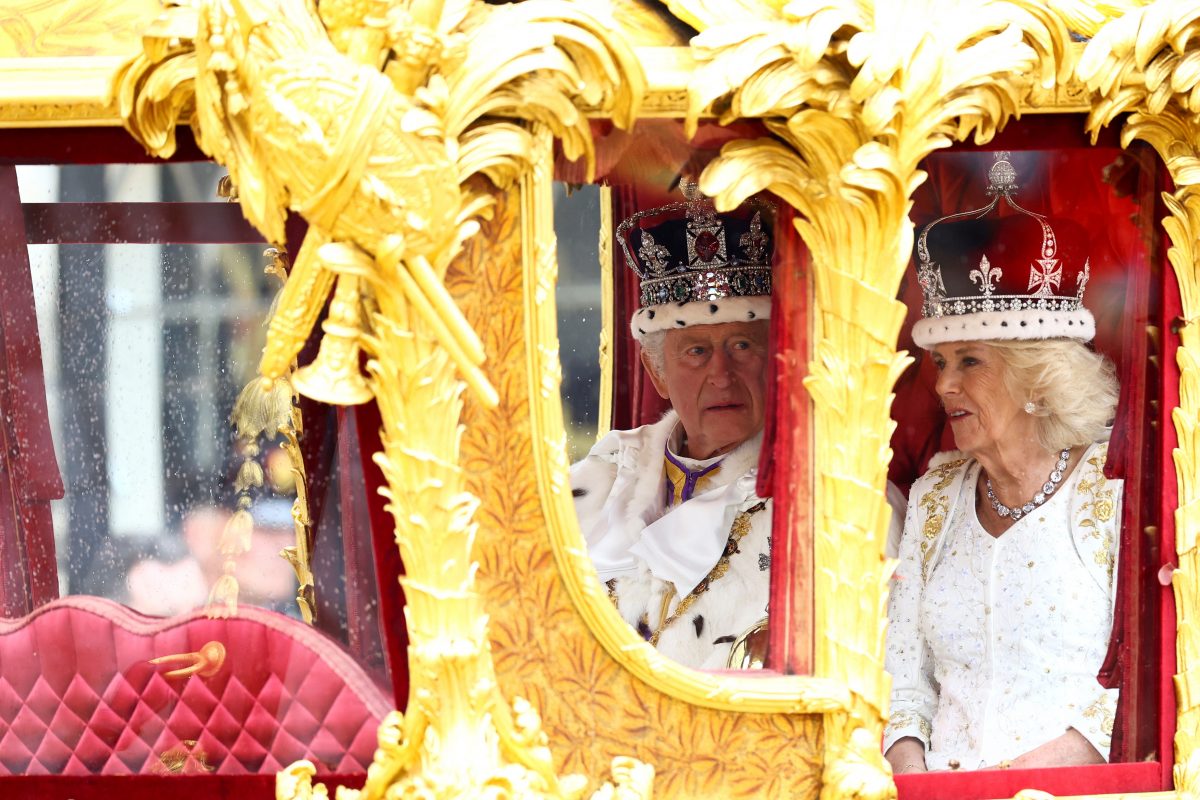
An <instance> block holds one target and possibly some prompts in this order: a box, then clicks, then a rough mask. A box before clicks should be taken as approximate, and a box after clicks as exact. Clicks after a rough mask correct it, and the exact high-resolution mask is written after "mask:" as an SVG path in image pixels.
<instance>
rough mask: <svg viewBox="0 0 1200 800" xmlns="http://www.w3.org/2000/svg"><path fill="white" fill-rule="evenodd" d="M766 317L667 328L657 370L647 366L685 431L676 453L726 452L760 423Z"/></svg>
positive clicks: (759, 427) (709, 454)
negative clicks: (660, 367) (660, 371)
mask: <svg viewBox="0 0 1200 800" xmlns="http://www.w3.org/2000/svg"><path fill="white" fill-rule="evenodd" d="M768 333H769V325H768V323H767V321H766V320H756V321H754V322H725V323H721V324H718V325H693V326H691V327H687V328H681V329H679V330H672V331H668V332H667V335H666V338H665V341H664V343H663V355H664V362H663V374H662V375H657V374H655V373H654V371H653V370H652V371H651V380H652V381H653V382H654V385H655V388H657V389H658V392H659V394H661V395H662V396H663V397H665V398H667V399H668V400H670V401H671V407H672V408H674V409H675V411H676V413H678V414H679V420H680V422H681V423H682V424H683V429H684V432H685V433H686V434H687V446H686V448H685V450H686V452H684V453H682V454H681V455H685V456H688V457H690V458H697V459H705V458H711V457H712V456H715V455H719V454H721V453H727V452H729V451H730V450H732V449H734V448H735V447H737V446H738V445H740V444H741V443H742V442H744V441H746V440H747V439H749V438H751V437H752V436H754V435H755V434H757V433H758V432H759V431H760V430H762V427H763V419H764V413H765V411H764V410H765V396H766V386H767V338H768Z"/></svg>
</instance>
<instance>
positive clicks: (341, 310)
mask: <svg viewBox="0 0 1200 800" xmlns="http://www.w3.org/2000/svg"><path fill="white" fill-rule="evenodd" d="M358 280H359V279H358V276H356V275H345V274H343V275H341V276H340V277H339V278H338V282H337V289H336V290H335V291H334V294H333V300H332V301H331V302H330V304H329V316H328V317H327V318H326V319H325V321H324V322H323V323H322V324H321V330H323V331H324V332H325V336H324V337H322V339H321V348H320V350H318V351H317V357H316V359H314V360H313V362H312V363H311V364H309V365H308V366H305V367H301V368H300V369H298V370H296V374H295V375H294V376H293V378H292V385H293V386H295V387H296V391H298V392H299V393H300V394H302V395H304V396H305V397H311V398H312V399H314V400H317V401H319V402H322V403H328V404H330V405H337V406H353V405H358V404H359V403H365V402H367V401H368V400H370V399H371V398H372V397H373V395H372V393H371V389H370V387H368V386H367V381H366V379H365V378H363V376H362V371H361V370H360V369H359V367H358V357H359V352H360V347H359V336H361V335H362V328H361V325H360V322H361V317H360V314H359V309H360V308H361V303H360V297H359V291H358Z"/></svg>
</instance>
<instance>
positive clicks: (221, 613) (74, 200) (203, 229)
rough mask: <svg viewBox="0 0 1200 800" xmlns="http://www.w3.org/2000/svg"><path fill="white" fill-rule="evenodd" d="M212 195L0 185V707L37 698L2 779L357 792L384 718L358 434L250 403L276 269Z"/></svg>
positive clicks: (8, 173) (150, 181) (172, 177)
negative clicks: (102, 778)
mask: <svg viewBox="0 0 1200 800" xmlns="http://www.w3.org/2000/svg"><path fill="white" fill-rule="evenodd" d="M223 174H224V170H222V169H220V168H219V167H217V166H216V165H213V164H206V163H200V164H171V165H105V166H94V167H92V166H89V167H59V166H39V167H22V168H20V169H19V170H14V169H13V168H12V167H4V166H0V178H2V179H4V182H3V186H2V188H3V191H4V196H3V197H2V198H0V212H2V213H0V250H2V251H3V252H2V253H0V256H2V257H0V272H2V274H0V280H2V281H3V291H4V295H3V300H4V302H3V314H2V318H0V340H2V341H3V344H4V349H3V351H0V352H2V353H3V357H2V358H0V367H2V368H3V382H2V384H0V388H2V391H0V410H2V411H3V412H4V413H3V415H2V417H3V424H0V431H2V433H3V436H4V440H5V444H6V445H7V447H6V448H5V450H4V453H3V457H4V463H3V467H4V470H3V472H4V482H3V485H2V488H0V506H2V507H3V509H4V515H3V519H5V520H8V522H0V572H2V573H3V575H2V577H3V582H2V583H0V600H3V611H4V613H3V617H5V618H7V619H0V683H2V684H3V685H4V686H6V687H8V686H14V687H17V686H25V689H18V690H17V693H18V695H21V694H22V692H23V691H26V690H28V688H29V687H30V686H32V685H33V684H32V683H30V684H28V686H26V683H27V682H29V681H34V682H40V683H38V685H44V686H45V687H46V689H47V691H37V692H31V693H29V694H28V695H27V696H26V699H25V700H23V701H21V702H16V701H13V697H8V699H6V700H5V701H4V702H3V703H0V729H5V728H6V725H5V724H4V723H11V722H12V721H13V719H14V718H15V717H14V716H13V715H21V718H22V719H25V718H29V719H33V718H35V717H36V718H37V719H40V720H42V723H39V724H40V725H43V726H44V728H45V729H44V730H43V731H42V733H41V734H38V736H40V737H42V738H41V739H40V741H41V742H42V743H41V744H37V743H36V742H35V738H37V737H34V738H30V737H32V736H33V734H29V735H26V738H25V742H26V745H25V746H22V747H18V746H14V745H12V744H11V741H10V739H6V740H5V745H4V746H3V747H0V752H3V754H4V755H3V756H2V757H0V775H3V774H31V773H50V774H59V773H62V774H77V775H81V774H82V775H86V774H129V773H135V774H136V773H143V774H144V773H184V774H187V773H204V772H213V773H217V774H246V773H256V772H275V771H276V770H278V769H281V768H282V767H283V766H285V765H286V764H288V763H290V762H291V761H293V760H296V759H298V758H311V759H314V763H316V764H317V768H318V770H319V771H321V772H324V773H330V772H339V773H360V772H365V769H366V766H367V764H369V763H370V760H371V757H372V753H373V750H374V738H375V731H376V729H377V728H378V725H379V722H380V720H381V719H382V717H383V715H384V714H385V713H386V712H387V710H388V709H390V708H392V707H393V704H394V701H393V700H392V699H391V698H390V696H389V695H390V689H391V687H390V686H389V677H390V676H389V673H388V663H387V659H386V658H385V654H384V650H385V648H386V647H387V642H386V637H385V636H384V634H383V626H382V622H381V618H380V612H379V599H378V593H377V591H376V589H375V587H376V576H375V564H374V561H373V556H372V553H373V549H372V546H371V542H372V537H371V535H370V528H369V522H366V521H364V519H363V518H364V516H365V515H366V513H367V512H366V510H365V509H366V507H367V498H366V492H367V490H366V488H365V486H364V483H363V476H362V469H361V464H360V455H361V453H360V450H361V448H360V447H359V444H358V441H357V435H356V434H354V433H353V425H347V420H346V415H344V414H339V413H338V412H337V411H336V410H335V409H332V408H329V407H325V406H321V405H320V404H317V403H311V402H308V401H300V400H299V399H298V398H295V397H294V396H293V394H292V392H291V390H290V388H289V387H288V386H287V384H286V383H281V384H278V385H277V386H276V387H274V391H266V390H265V388H264V387H263V386H262V384H261V382H260V381H259V380H258V379H257V377H256V369H257V363H258V359H259V355H260V353H261V350H262V346H263V342H264V339H265V333H266V328H265V322H266V320H267V318H268V314H269V312H270V308H271V303H272V299H273V297H274V296H275V293H276V292H277V291H278V289H279V287H280V286H281V285H282V279H283V277H284V276H285V274H286V273H285V270H286V268H287V266H288V262H287V254H286V253H268V252H265V250H266V245H265V244H264V243H262V242H261V239H260V238H259V237H258V235H257V234H256V233H255V232H254V230H253V229H252V228H250V227H249V226H248V224H247V223H246V222H245V221H244V219H242V216H241V212H240V209H239V208H238V207H237V206H236V205H231V204H230V203H228V202H227V201H226V200H224V199H222V198H220V197H218V184H219V182H220V179H221V177H222V175H223ZM18 190H19V200H18ZM289 234H290V235H291V234H295V235H296V237H297V239H296V242H294V243H293V244H298V242H299V237H300V236H301V235H302V234H303V230H298V231H291V230H290V231H289ZM348 430H349V435H347V432H348ZM298 501H299V502H298ZM71 631H74V633H73V634H72V633H70V632H71ZM73 648H74V649H81V648H82V650H81V652H82V651H83V650H86V651H87V652H88V653H93V652H104V653H105V654H106V656H109V657H107V658H106V659H104V660H103V662H104V663H103V664H97V665H96V669H95V670H92V671H90V672H89V671H86V670H85V671H81V672H79V674H77V675H74V676H72V673H71V672H70V670H64V669H61V668H58V667H61V666H62V665H63V664H76V663H90V662H91V661H93V660H94V659H92V657H91V656H90V655H89V656H84V655H79V657H78V658H76V657H72V656H70V655H69V654H70V652H71V650H72V649H73ZM97 648H98V649H97ZM16 652H21V653H22V656H23V657H22V658H12V657H9V655H8V654H10V653H16ZM64 654H66V655H64ZM18 665H20V668H19V669H18ZM54 665H58V666H57V667H56V666H54ZM51 667H54V668H51ZM400 669H401V670H402V669H403V666H402V664H401V666H400ZM85 672H86V674H84V673H85ZM60 684H61V685H60ZM68 685H69V686H70V687H71V691H70V692H68V691H67V689H68ZM84 685H86V688H85V689H80V688H79V687H81V686H84ZM122 687H132V691H129V690H128V689H123V688H122ZM81 692H82V694H81ZM89 692H90V693H91V694H89ZM87 697H92V698H93V700H92V701H88V700H87ZM95 697H99V698H100V700H101V701H102V702H100V705H99V707H100V708H112V709H113V711H115V712H116V714H117V717H116V718H117V719H127V720H129V719H134V718H135V717H136V719H138V720H140V721H139V722H137V724H136V725H135V726H133V727H130V728H128V729H122V728H121V727H120V726H116V727H113V726H112V725H110V724H108V722H105V721H104V720H100V719H98V718H95V717H94V716H92V711H91V710H90V709H93V708H95V707H96V704H95V702H94V698H95ZM199 697H205V698H216V700H214V701H213V702H208V701H204V702H198V701H197V698H199ZM333 697H337V698H338V703H337V708H336V713H335V712H334V708H333V706H331V705H330V703H331V698H333ZM60 698H61V699H60ZM81 698H82V699H81ZM76 700H78V701H79V703H76ZM10 701H12V702H10ZM127 701H128V702H127ZM89 702H90V703H91V705H88V703H89ZM136 702H143V703H146V704H147V705H146V707H147V708H152V709H153V712H152V714H151V717H152V719H142V718H141V717H139V716H136V715H134V716H130V715H132V714H133V709H132V707H129V708H126V706H127V705H128V703H136ZM60 703H61V704H66V705H67V706H68V707H70V709H71V710H72V711H73V712H74V714H75V715H76V716H71V719H80V720H83V726H82V727H80V726H79V725H75V724H74V723H72V724H71V725H70V726H65V727H64V726H62V725H59V724H58V722H57V720H59V719H60V718H63V715H62V714H61V713H55V708H57V707H58V706H57V705H56V704H60ZM39 704H40V705H39ZM47 704H49V705H47ZM123 704H124V705H123ZM47 709H49V711H47ZM109 713H111V712H109ZM139 713H140V712H139ZM251 741H253V742H254V743H251ZM55 742H61V744H52V743H55ZM263 742H265V743H267V744H266V745H265V746H264V744H262V743H263ZM272 743H273V744H272ZM285 743H295V744H294V746H293V745H292V744H285ZM64 744H65V747H64V746H63V745H64Z"/></svg>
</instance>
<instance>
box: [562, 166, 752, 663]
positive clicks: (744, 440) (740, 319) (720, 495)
mask: <svg viewBox="0 0 1200 800" xmlns="http://www.w3.org/2000/svg"><path fill="white" fill-rule="evenodd" d="M685 195H686V199H685V200H683V201H680V202H677V203H671V204H669V205H666V206H663V207H661V208H655V209H650V210H647V211H642V212H638V213H636V214H634V215H633V216H632V217H630V218H629V219H627V220H625V221H624V222H622V223H621V225H620V226H619V227H618V228H617V239H618V240H619V241H620V243H621V247H622V250H623V251H624V254H625V258H626V262H627V264H628V265H629V267H630V268H631V269H633V270H634V271H635V272H636V273H637V275H638V277H639V278H640V281H641V292H640V299H641V308H639V309H638V311H637V312H635V313H634V315H633V319H632V321H631V324H630V327H631V329H632V331H633V335H634V337H635V338H636V339H637V341H638V342H639V343H640V345H641V360H642V365H643V366H644V368H645V369H646V371H647V373H648V374H649V377H650V380H651V381H652V383H653V385H654V387H655V389H656V390H657V391H658V393H659V394H660V395H661V396H662V397H663V398H664V399H666V400H668V401H670V403H671V410H670V411H669V412H667V414H666V415H665V416H664V417H663V418H662V419H661V420H659V421H658V422H656V423H654V424H652V425H646V426H643V427H641V428H637V429H635V430H630V431H612V432H611V433H609V434H608V435H607V436H605V437H604V438H603V439H601V440H600V441H599V442H598V443H597V444H596V446H595V447H593V448H592V450H591V452H590V453H589V454H588V456H587V457H586V458H584V459H583V460H582V461H580V462H579V463H577V464H575V465H574V466H573V467H572V468H571V485H572V490H573V494H574V496H575V505H576V510H577V511H578V514H579V522H580V527H581V528H582V529H583V534H584V537H585V538H586V540H587V544H588V551H589V553H590V554H591V556H592V559H593V562H594V563H595V565H596V571H597V572H598V574H599V576H600V580H601V581H603V582H604V583H605V584H606V585H607V587H608V590H609V596H610V597H611V598H612V600H613V601H614V602H615V603H616V606H617V610H618V611H619V612H620V613H621V616H622V617H624V618H625V620H626V621H628V622H629V624H630V625H632V626H633V627H634V628H635V629H636V630H637V631H638V632H639V633H640V634H641V635H642V636H643V637H644V638H645V639H647V640H648V641H650V642H651V643H653V644H654V645H655V647H657V648H658V649H659V651H660V652H662V653H664V654H665V655H667V656H669V657H671V658H673V659H674V660H676V661H678V662H679V663H682V664H684V665H686V666H690V667H696V668H702V669H723V668H725V667H726V666H727V662H728V659H729V657H730V652H731V648H732V646H733V644H734V642H735V640H737V639H739V637H741V636H742V635H743V634H745V633H747V631H749V630H750V629H751V628H753V627H755V626H756V625H757V624H758V623H761V622H762V621H763V620H764V619H765V617H766V613H767V596H768V588H769V565H770V546H769V544H770V531H771V503H770V501H769V500H764V499H762V498H760V497H758V496H757V495H756V494H755V492H754V485H755V478H756V473H757V465H758V458H759V450H760V445H761V443H762V429H763V419H764V402H765V395H766V369H767V353H768V348H767V335H768V319H769V318H770V315H771V298H770V293H771V253H772V248H771V232H770V226H771V208H770V206H768V205H767V204H765V203H761V202H757V201H750V202H748V203H746V204H744V205H743V206H742V207H740V208H738V209H736V210H735V211H733V212H730V213H728V214H722V215H718V214H717V213H716V212H715V210H714V209H713V206H712V204H711V202H710V201H709V200H707V199H706V198H703V197H702V196H700V195H699V194H698V193H697V192H696V190H695V186H694V184H685Z"/></svg>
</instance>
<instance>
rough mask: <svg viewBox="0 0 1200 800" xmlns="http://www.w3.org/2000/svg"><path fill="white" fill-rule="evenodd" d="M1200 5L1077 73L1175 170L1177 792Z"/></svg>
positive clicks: (1152, 23)
mask: <svg viewBox="0 0 1200 800" xmlns="http://www.w3.org/2000/svg"><path fill="white" fill-rule="evenodd" d="M1198 34H1200V4H1197V3H1194V2H1156V3H1150V4H1148V5H1146V6H1145V7H1144V8H1140V9H1137V10H1135V11H1130V12H1129V13H1127V14H1126V15H1125V16H1123V17H1121V18H1119V19H1116V20H1114V21H1112V22H1110V23H1108V24H1107V25H1105V26H1103V27H1101V28H1100V29H1099V30H1098V32H1097V33H1096V35H1095V37H1094V38H1093V39H1092V40H1091V41H1090V42H1089V43H1088V45H1087V48H1086V49H1085V50H1084V53H1083V56H1082V58H1081V59H1080V62H1079V67H1078V72H1079V76H1080V77H1081V78H1083V79H1084V80H1085V81H1086V82H1087V85H1088V88H1089V89H1090V90H1091V91H1092V92H1094V93H1095V94H1096V99H1095V100H1094V102H1093V104H1092V111H1091V113H1090V114H1089V116H1088V127H1089V129H1090V130H1091V131H1092V134H1093V137H1094V136H1095V135H1096V134H1097V133H1098V131H1099V129H1100V128H1101V127H1103V126H1105V125H1108V124H1110V123H1112V122H1113V121H1114V120H1115V119H1116V118H1117V117H1118V115H1120V114H1125V113H1128V114H1129V116H1128V119H1127V120H1126V122H1125V124H1124V127H1123V128H1122V130H1121V141H1122V143H1123V144H1125V145H1128V143H1129V142H1131V141H1133V140H1134V139H1141V140H1143V141H1145V142H1147V143H1148V144H1150V146H1151V147H1153V148H1154V149H1155V151H1156V152H1157V153H1158V155H1159V157H1160V158H1161V159H1162V160H1163V163H1165V164H1166V166H1167V169H1168V170H1169V171H1170V174H1171V179H1172V180H1173V181H1174V183H1175V191H1174V192H1169V193H1163V202H1164V203H1165V204H1166V207H1167V211H1168V213H1169V214H1170V216H1169V217H1167V218H1166V219H1165V220H1163V227H1164V228H1165V229H1166V232H1167V235H1168V237H1170V241H1171V248H1170V249H1169V250H1168V252H1167V258H1168V260H1169V261H1170V262H1171V266H1172V267H1173V268H1174V270H1175V275H1176V277H1177V279H1178V283H1179V293H1180V298H1181V301H1182V309H1183V313H1182V317H1183V318H1182V321H1181V326H1180V329H1179V338H1180V346H1179V349H1178V350H1177V351H1176V361H1177V362H1178V364H1179V371H1180V374H1179V406H1178V407H1177V408H1175V409H1174V411H1173V412H1172V414H1171V418H1172V420H1173V422H1174V423H1175V430H1176V433H1177V434H1178V439H1179V441H1178V446H1177V447H1176V449H1175V451H1174V453H1173V456H1174V460H1175V469H1176V472H1177V479H1178V487H1179V508H1178V510H1177V511H1176V513H1175V549H1176V553H1177V555H1178V564H1179V566H1178V568H1177V569H1176V570H1175V572H1174V574H1173V575H1172V580H1171V584H1172V586H1173V587H1174V590H1175V607H1176V621H1177V626H1178V627H1177V642H1176V652H1177V656H1176V657H1177V665H1178V673H1177V674H1176V676H1175V686H1176V695H1177V701H1178V721H1177V725H1176V733H1175V770H1174V776H1175V785H1176V787H1177V789H1178V790H1179V791H1180V794H1181V796H1184V797H1192V796H1195V795H1196V794H1197V793H1200V697H1197V696H1196V694H1195V693H1194V692H1191V691H1189V690H1188V687H1189V686H1190V683H1191V680H1192V679H1191V677H1190V676H1191V675H1192V674H1193V673H1195V671H1196V669H1197V668H1200V631H1198V630H1197V624H1198V621H1200V581H1198V580H1197V576H1200V516H1197V514H1196V513H1195V511H1194V509H1195V508H1197V504H1198V503H1200V474H1198V472H1197V465H1198V464H1200V331H1198V330H1197V322H1198V321H1200V248H1198V247H1197V243H1198V242H1200V116H1198V114H1200V96H1198V92H1197V87H1198V86H1200V76H1198V75H1197V64H1198V59H1200V38H1198Z"/></svg>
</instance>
